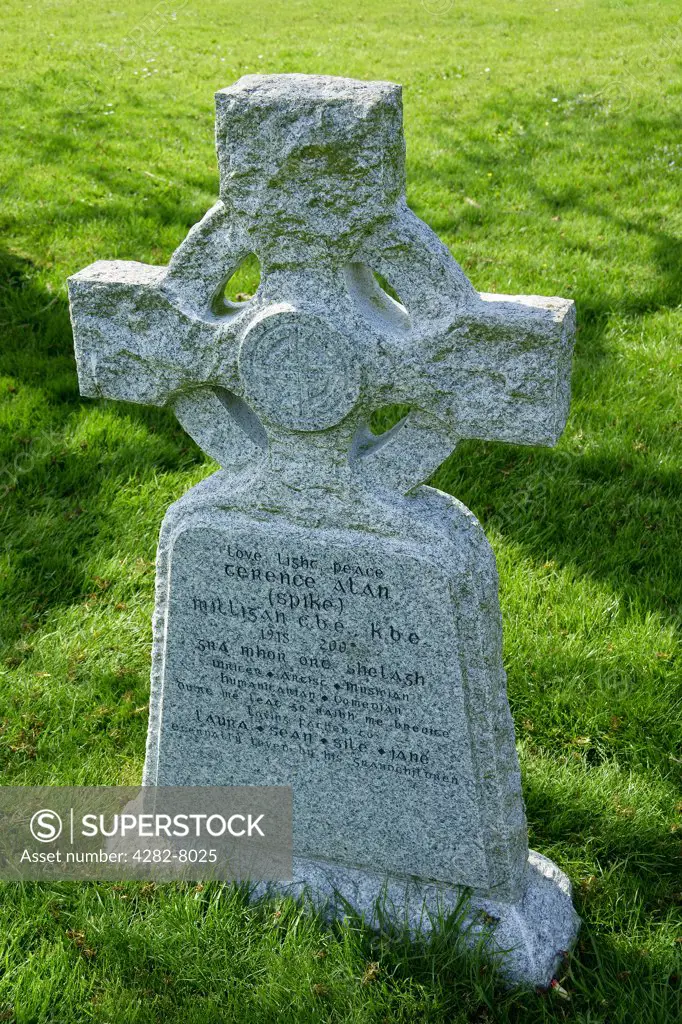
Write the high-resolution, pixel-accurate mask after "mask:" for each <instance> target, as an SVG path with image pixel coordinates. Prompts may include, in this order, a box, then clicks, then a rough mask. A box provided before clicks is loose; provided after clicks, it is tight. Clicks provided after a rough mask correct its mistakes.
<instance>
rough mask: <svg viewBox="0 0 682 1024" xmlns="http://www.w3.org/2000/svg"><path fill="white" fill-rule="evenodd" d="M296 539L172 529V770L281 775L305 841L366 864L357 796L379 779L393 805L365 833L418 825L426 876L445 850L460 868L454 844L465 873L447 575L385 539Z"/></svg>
mask: <svg viewBox="0 0 682 1024" xmlns="http://www.w3.org/2000/svg"><path fill="white" fill-rule="evenodd" d="M299 533H302V531H296V530H294V529H292V530H290V531H289V530H287V531H281V530H280V531H278V532H275V531H268V530H266V529H265V528H263V529H262V530H261V529H259V528H254V530H253V533H252V534H251V535H250V536H233V537H230V538H229V539H228V538H227V537H225V536H224V535H222V534H220V533H219V532H217V531H214V530H209V529H194V530H191V529H190V530H187V531H185V532H184V533H182V534H181V535H180V537H179V538H177V539H176V542H175V546H174V551H173V556H172V560H171V590H170V593H171V599H170V607H169V621H168V630H167V652H166V671H165V680H164V696H163V718H164V728H163V729H162V732H161V740H160V742H161V745H162V747H163V745H164V744H169V745H172V746H173V748H174V751H173V761H174V763H175V771H176V773H177V764H178V762H180V763H182V764H183V765H184V766H186V771H187V778H188V780H190V779H191V780H192V781H196V782H202V781H203V775H202V772H203V773H205V774H206V778H207V779H208V777H209V775H210V778H211V779H212V780H215V779H216V778H221V781H222V782H224V783H225V784H228V783H230V784H235V785H238V784H249V783H250V784H255V783H259V784H266V783H267V784H285V783H286V784H291V785H292V786H293V787H294V801H295V807H296V808H297V811H296V814H297V822H298V825H297V828H298V832H299V835H301V836H302V837H303V840H302V841H303V843H304V846H305V852H306V853H308V854H310V855H315V854H316V853H317V854H318V855H320V854H322V853H323V852H324V854H325V856H327V857H329V856H333V857H335V858H338V859H340V860H341V861H344V860H345V861H347V862H352V863H362V862H363V858H364V860H365V861H366V860H367V859H368V858H369V859H370V860H371V857H372V853H371V849H372V837H371V831H372V829H374V830H375V831H376V828H377V824H378V822H377V818H380V817H381V814H380V811H379V812H377V806H379V807H380V806H381V805H380V800H379V802H378V804H377V800H376V799H375V800H373V801H372V803H371V804H370V803H366V802H363V801H358V799H357V796H358V793H359V792H361V791H362V789H363V787H364V788H366V789H367V790H369V791H372V792H374V793H375V796H376V793H377V792H378V793H380V792H381V788H382V786H386V785H390V786H391V788H392V790H394V791H395V790H396V789H397V790H398V791H399V800H398V804H399V808H400V810H399V812H398V814H397V815H396V811H395V805H394V803H392V804H391V808H392V809H391V812H390V815H387V821H386V822H385V823H383V822H382V823H379V824H380V826H381V829H382V830H385V829H391V828H394V827H401V828H402V829H403V830H404V831H406V832H407V831H411V832H413V833H414V832H415V829H417V830H418V832H419V835H418V836H415V835H412V837H411V840H410V843H411V844H412V845H414V843H416V844H417V846H419V847H423V850H422V859H424V857H426V859H427V861H429V862H430V864H431V871H430V873H431V876H432V877H436V878H438V877H443V878H444V879H447V878H448V870H449V868H450V864H451V861H452V859H453V851H454V846H453V843H455V842H456V843H458V844H459V849H458V856H459V860H460V862H461V844H462V843H464V844H465V845H466V844H468V843H470V844H471V864H472V872H473V870H475V865H476V863H478V864H479V867H480V858H481V857H482V856H483V853H482V844H481V843H480V842H479V839H480V837H479V835H478V831H479V827H480V826H479V822H478V812H477V810H476V801H475V782H474V771H473V767H472V761H471V751H470V747H469V735H468V730H467V727H466V712H465V701H464V693H463V689H462V685H461V680H460V674H459V664H458V659H457V640H456V636H455V632H454V625H453V623H454V616H453V612H452V606H451V598H450V592H449V587H448V583H447V580H446V578H445V577H444V576H443V575H442V572H441V571H440V570H439V569H438V567H436V566H433V565H431V564H429V563H425V562H422V561H419V560H417V559H414V558H413V557H410V556H408V555H405V554H404V553H402V554H397V553H395V552H394V551H393V550H391V548H390V545H389V544H388V543H387V544H386V552H385V555H382V548H381V547H380V546H379V545H377V544H376V543H374V544H373V545H372V548H371V551H370V550H369V549H368V550H367V551H363V550H362V549H361V548H357V547H354V548H353V549H352V551H351V550H350V549H348V550H344V549H342V548H339V547H338V546H335V545H334V544H331V543H325V542H324V540H320V539H318V538H315V539H312V537H310V535H309V539H308V540H307V542H306V543H305V544H303V543H301V542H300V540H299V538H298V534H299ZM380 556H381V557H380ZM174 563H175V564H178V565H181V566H183V569H182V570H181V571H179V572H178V575H181V576H182V577H183V578H182V580H180V579H178V580H177V582H175V580H174V578H173V577H174V570H173V565H174ZM187 567H190V568H189V569H188V568H187ZM434 638H435V639H434ZM169 753H170V750H169ZM163 760H164V759H163V758H161V763H163ZM388 780H390V781H388ZM393 799H395V793H394V796H393ZM372 805H373V809H372ZM370 814H371V815H373V819H374V820H372V821H370V820H365V819H366V818H367V816H368V815H370ZM316 815H317V817H316ZM458 815H461V817H462V822H460V824H459V827H457V820H458ZM302 818H303V820H302ZM349 821H356V822H357V824H358V828H357V830H354V829H353V828H349V827H348V823H349ZM448 821H451V822H452V829H450V828H448ZM417 823H418V824H417ZM429 825H432V826H433V833H434V835H436V834H437V835H438V836H439V839H438V841H436V840H435V839H434V838H433V836H432V837H431V838H429V834H428V833H429ZM467 829H468V832H469V834H467ZM443 836H446V837H447V841H445V840H444V838H443ZM453 837H454V838H453ZM462 837H463V838H462ZM375 841H376V842H378V840H377V839H375ZM409 845H410V844H408V846H409ZM392 846H395V844H392ZM362 851H364V853H363V852H362ZM384 854H385V851H384ZM391 858H392V864H389V865H388V867H391V866H392V867H393V869H394V870H401V869H405V868H406V867H407V865H408V863H409V862H411V860H413V856H411V855H410V851H409V849H408V848H407V847H406V848H405V849H401V848H400V847H396V848H395V849H392V852H391V854H390V855H389V859H391ZM384 861H385V855H384ZM472 877H473V875H472Z"/></svg>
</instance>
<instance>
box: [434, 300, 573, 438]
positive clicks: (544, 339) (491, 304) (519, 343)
mask: <svg viewBox="0 0 682 1024" xmlns="http://www.w3.org/2000/svg"><path fill="white" fill-rule="evenodd" d="M574 333H575V304H574V303H573V302H571V301H569V300H566V299H559V298H544V297H542V296H537V295H516V296H512V295H491V294H485V293H484V294H481V295H479V296H478V300H477V301H476V302H474V303H471V304H467V305H465V306H464V307H462V308H461V309H460V310H458V311H457V312H456V314H455V315H454V316H453V318H452V320H451V322H450V323H449V325H448V326H447V328H446V329H445V330H444V331H443V332H442V333H441V334H440V335H439V336H438V337H436V338H435V339H433V340H429V341H427V342H426V343H424V344H423V347H422V353H423V356H422V358H423V359H424V357H425V359H424V363H423V371H422V372H421V373H420V374H419V377H420V380H419V386H418V390H419V391H423V392H425V394H424V398H425V399H427V401H428V397H430V399H431V400H430V402H428V405H427V406H426V407H427V408H430V410H431V411H432V412H433V413H434V414H435V415H436V416H437V417H438V419H440V420H441V421H442V422H443V423H444V424H445V425H446V426H448V427H449V428H450V429H452V430H453V431H454V432H455V433H456V434H457V436H458V437H460V438H464V437H468V438H480V439H482V440H490V441H494V440H498V441H507V442H511V443H513V444H532V445H550V446H551V445H554V444H556V442H557V441H558V439H559V437H560V436H561V434H562V432H563V429H564V426H565V425H566V419H567V416H568V408H569V402H570V375H571V356H572V350H573V340H574ZM427 396H428V397H427Z"/></svg>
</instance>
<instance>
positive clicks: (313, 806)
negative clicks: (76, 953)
mask: <svg viewBox="0 0 682 1024" xmlns="http://www.w3.org/2000/svg"><path fill="white" fill-rule="evenodd" d="M216 134H217V148H218V159H219V165H220V199H219V201H218V202H217V203H216V205H215V206H214V207H213V208H212V209H211V210H209V212H208V213H207V214H206V216H205V217H204V218H203V220H202V221H201V222H200V223H199V224H197V225H196V226H195V227H194V228H192V230H191V231H190V232H189V234H188V236H187V238H186V240H185V241H184V242H183V243H182V245H181V246H180V247H179V249H178V250H177V251H176V252H175V254H174V255H173V257H172V259H171V261H170V264H169V266H168V267H155V266H147V265H145V264H140V263H125V262H99V263H95V264H93V265H92V266H90V267H88V268H86V269H85V270H83V271H81V272H80V273H78V274H76V275H75V276H74V277H72V278H71V279H70V281H69V290H70V300H71V315H72V320H73V325H74V335H75V345H76V355H77V360H78V372H79V379H80V386H81V391H82V393H83V394H84V395H89V396H92V397H97V396H105V397H108V398H117V399H124V400H127V401H132V402H143V403H150V404H154V405H168V406H170V407H171V408H173V409H174V411H175V413H176V415H177V416H178V418H179V420H180V422H181V423H182V424H183V426H184V427H185V429H186V430H187V431H188V432H189V433H190V434H191V435H192V437H193V438H195V440H196V441H197V442H198V443H199V444H200V445H201V446H202V447H203V449H204V450H205V451H206V452H208V453H209V454H210V455H212V456H213V457H214V458H215V459H216V460H217V461H218V462H219V463H220V465H221V466H222V469H220V470H219V471H218V472H216V473H214V474H213V475H211V476H209V477H208V478H207V479H206V480H204V481H202V483H200V484H199V485H198V486H196V487H194V488H193V489H192V490H191V491H189V492H188V493H187V494H185V495H184V496H183V497H182V498H180V500H179V501H177V502H176V503H175V504H174V505H172V506H171V508H170V509H169V510H168V513H167V515H166V517H165V520H164V523H163V527H162V530H161V536H160V541H159V551H158V562H157V595H156V614H155V620H154V648H153V666H152V695H151V710H150V722H149V736H148V747H147V758H146V765H145V772H144V778H145V782H146V783H147V784H159V785H169V784H175V785H183V784H223V785H227V784H234V785H256V784H258V785H284V784H286V785H292V786H293V791H294V818H295V825H294V849H295V854H296V857H295V879H294V883H293V891H295V892H298V891H300V890H301V888H302V887H304V886H307V888H308V890H309V891H310V892H311V893H312V894H313V896H315V897H316V898H318V899H322V898H324V899H327V900H329V901H331V904H330V905H331V906H332V907H334V906H335V902H334V901H335V900H337V898H338V893H340V894H341V895H342V896H343V897H344V899H345V900H347V901H349V902H350V903H351V904H352V905H354V906H356V907H357V908H358V909H360V910H363V911H365V912H366V913H367V914H369V915H370V916H371V915H372V914H373V913H374V912H375V907H376V899H377V897H378V896H379V895H380V894H381V893H382V892H383V893H384V895H385V896H387V897H388V901H389V903H390V904H391V905H392V906H393V908H394V910H395V912H396V913H398V914H400V915H403V914H406V915H407V920H408V921H409V922H410V923H411V924H412V926H413V927H416V926H417V925H418V923H419V920H420V915H422V914H423V912H424V909H426V911H427V912H430V911H433V910H435V909H436V908H438V907H440V908H441V909H442V910H445V911H447V910H448V909H450V908H452V907H454V906H455V905H456V904H457V900H458V899H459V897H460V895H461V893H462V891H463V888H467V889H468V890H469V891H470V893H471V903H470V908H471V914H472V915H474V916H475V915H476V912H478V911H484V912H485V915H487V916H486V919H487V921H488V922H489V923H491V922H492V923H493V924H494V927H493V929H492V932H491V935H490V936H489V939H490V943H491V948H497V949H498V950H506V951H507V952H506V953H505V955H504V958H503V963H502V969H503V971H504V972H505V973H506V975H507V977H508V978H509V979H510V980H512V981H523V982H528V983H533V984H540V985H543V984H548V983H549V981H550V979H551V977H552V973H553V971H554V970H555V968H556V965H557V963H558V960H559V958H560V957H561V955H562V953H563V952H564V951H565V950H567V949H569V947H570V945H571V943H572V941H573V939H574V937H575V933H576V930H577V917H576V915H575V912H574V910H573V907H572V904H571V898H570V889H569V886H568V881H567V879H566V877H565V876H564V875H563V874H562V873H561V872H560V871H559V869H558V868H557V867H556V866H555V865H554V864H552V863H551V862H550V861H548V860H547V859H545V858H544V857H542V856H541V855H539V854H535V853H532V852H531V853H529V851H528V848H527V832H526V824H525V818H524V810H523V801H522V796H521V787H520V778H519V770H518V763H517V757H516V751H515V745H514V729H513V724H512V721H511V716H510V713H509V706H508V703H507V696H506V687H505V675H504V670H503V666H502V656H501V622H500V611H499V603H498V597H497V576H496V570H495V561H494V557H493V554H492V551H491V548H490V546H489V544H488V542H487V541H486V538H485V536H484V534H483V531H482V529H481V527H480V525H479V524H478V522H477V521H476V519H475V518H474V516H473V515H472V514H471V512H469V511H468V510H467V509H466V508H465V507H464V506H463V505H461V504H460V503H459V502H458V501H456V500H455V499H454V498H451V497H449V496H448V495H446V494H443V493H441V492H439V491H437V490H434V489H432V488H429V487H425V486H422V484H423V481H424V480H425V479H427V478H428V477H429V475H430V474H431V473H432V472H433V470H434V469H436V468H437V466H438V465H439V464H440V463H441V462H442V461H443V459H444V458H446V456H448V455H449V454H450V453H451V451H452V450H453V449H454V448H455V446H456V445H457V443H458V441H459V440H460V439H462V438H484V439H496V440H502V441H508V442H514V443H518V444H534V445H535V444H542V445H552V444H554V443H555V442H556V440H557V438H558V437H559V435H560V433H561V431H562V429H563V426H564V423H565V419H566V415H567V411H568V404H569V376H570V365H571V351H572V344H573V334H574V307H573V304H572V303H571V302H568V301H566V300H564V299H556V298H551V299H548V298H539V297H537V296H515V297H511V296H504V295H484V294H479V293H477V292H476V291H475V289H474V288H473V286H472V285H471V284H470V282H469V281H468V279H467V278H466V276H465V275H464V273H463V272H462V270H461V269H460V267H459V266H458V265H457V263H455V261H454V260H453V259H452V257H451V255H450V253H449V252H448V250H447V249H446V248H445V247H444V246H443V245H442V244H441V243H440V241H439V240H438V238H437V237H436V236H435V235H434V234H433V232H431V231H430V229H429V228H428V227H427V226H426V225H425V224H424V223H423V222H422V221H420V220H419V219H418V218H417V217H416V216H415V215H414V214H413V213H412V212H411V211H410V210H409V208H408V207H407V205H406V202H405V192H404V186H405V181H404V142H403V134H402V108H401V93H400V88H399V87H398V86H396V85H392V84H390V83H386V82H359V81H353V80H349V79H341V78H325V77H318V76H304V75H273V76H258V75H249V76H247V77H245V78H242V79H241V80H240V81H239V82H237V84H236V85H234V86H232V87H231V88H229V89H224V90H222V91H221V92H219V93H218V94H217V129H216ZM250 254H255V255H256V256H257V257H258V260H259V261H260V266H261V281H260V285H259V287H258V290H257V292H256V294H255V295H254V296H253V297H252V298H250V299H248V300H247V301H243V302H239V303H236V302H230V301H227V300H226V299H225V284H226V282H227V281H228V280H229V279H230V277H231V276H232V275H233V273H234V272H235V270H236V269H237V268H238V267H239V266H240V265H241V264H242V262H243V261H244V260H245V259H246V258H247V257H248V256H249V255H250ZM377 275H379V276H377ZM381 280H383V281H388V282H389V283H390V285H391V286H392V288H393V289H394V290H395V293H397V294H398V295H399V296H400V302H398V301H396V300H395V299H394V298H392V297H391V296H390V295H389V294H388V293H387V291H385V290H384V288H383V287H382V286H381V284H380V283H379V281H381ZM387 404H404V405H405V406H407V407H409V411H408V412H407V413H406V415H405V416H404V417H403V418H402V420H400V422H398V423H397V424H396V425H395V426H394V427H393V428H392V429H391V430H389V431H387V432H385V433H384V434H381V435H379V436H376V435H375V434H374V433H373V432H372V431H371V429H370V427H369V422H370V417H371V415H372V413H373V411H375V410H376V409H378V408H380V407H383V406H385V405H387ZM339 905H340V904H339ZM475 920H476V922H479V920H480V919H479V917H476V918H475ZM478 927H482V926H481V925H480V924H479V923H477V924H475V925H474V927H473V928H472V931H471V934H472V935H473V934H475V933H476V930H477V928H478Z"/></svg>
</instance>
